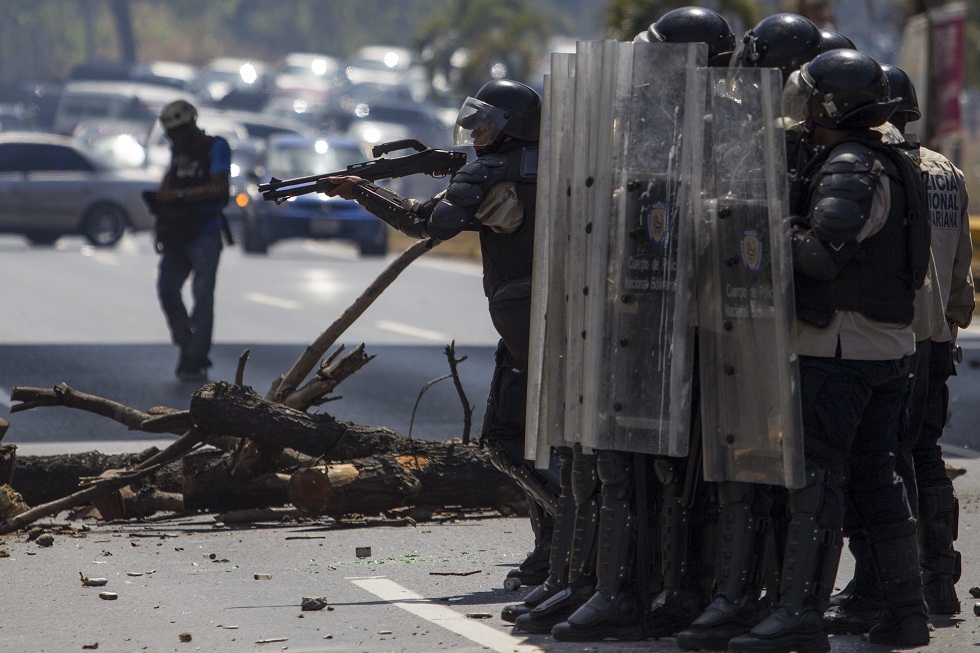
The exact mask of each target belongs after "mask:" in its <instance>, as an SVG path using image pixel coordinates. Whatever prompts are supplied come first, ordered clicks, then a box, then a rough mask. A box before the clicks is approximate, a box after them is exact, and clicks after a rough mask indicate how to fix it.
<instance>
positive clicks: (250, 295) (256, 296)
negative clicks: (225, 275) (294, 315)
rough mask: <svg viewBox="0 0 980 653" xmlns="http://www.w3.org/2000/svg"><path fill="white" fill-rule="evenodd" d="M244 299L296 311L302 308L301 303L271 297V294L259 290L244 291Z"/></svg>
mask: <svg viewBox="0 0 980 653" xmlns="http://www.w3.org/2000/svg"><path fill="white" fill-rule="evenodd" d="M245 299H247V300H248V301H250V302H255V303H256V304H265V305H266V306H274V307H276V308H284V309H286V310H287V311H298V310H299V309H301V308H303V304H301V303H300V302H297V301H293V300H292V299H283V298H282V297H273V296H272V295H266V294H264V293H260V292H247V293H245Z"/></svg>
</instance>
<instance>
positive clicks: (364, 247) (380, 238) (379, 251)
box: [357, 230, 388, 256]
mask: <svg viewBox="0 0 980 653" xmlns="http://www.w3.org/2000/svg"><path fill="white" fill-rule="evenodd" d="M357 247H358V249H359V250H360V251H361V256H384V255H385V254H387V253H388V231H387V230H384V231H379V232H378V235H377V236H375V237H374V238H373V239H371V240H362V241H360V242H359V243H357Z"/></svg>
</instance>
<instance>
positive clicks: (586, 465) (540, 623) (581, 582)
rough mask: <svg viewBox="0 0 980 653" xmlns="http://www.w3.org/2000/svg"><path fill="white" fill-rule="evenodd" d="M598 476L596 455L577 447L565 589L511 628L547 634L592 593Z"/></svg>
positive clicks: (596, 535)
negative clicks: (572, 527) (571, 532)
mask: <svg viewBox="0 0 980 653" xmlns="http://www.w3.org/2000/svg"><path fill="white" fill-rule="evenodd" d="M599 487H600V485H599V476H598V473H597V471H596V456H595V454H582V453H581V452H580V450H578V449H577V448H576V450H575V457H574V461H573V463H572V488H573V492H574V495H575V532H574V534H573V536H572V549H571V553H570V555H569V561H568V586H567V587H565V588H564V589H562V590H561V591H559V592H558V593H557V594H555V595H554V596H551V597H550V598H548V599H545V600H544V601H542V602H541V603H539V604H538V605H537V606H535V607H534V608H533V609H532V610H531V611H530V612H527V613H526V614H522V615H520V616H518V617H517V620H516V621H515V622H514V626H515V627H516V628H517V629H518V630H522V631H524V632H526V633H533V634H542V635H543V634H548V633H550V632H551V629H552V628H554V626H555V624H558V623H560V622H562V621H565V619H567V618H568V617H569V616H571V614H572V613H573V612H575V611H576V610H577V609H578V608H579V606H581V605H582V604H583V603H585V602H586V601H587V600H589V597H591V596H592V595H593V594H594V593H595V582H596V571H595V569H596V540H597V537H598V531H599Z"/></svg>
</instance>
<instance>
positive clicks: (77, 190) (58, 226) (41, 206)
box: [0, 132, 160, 247]
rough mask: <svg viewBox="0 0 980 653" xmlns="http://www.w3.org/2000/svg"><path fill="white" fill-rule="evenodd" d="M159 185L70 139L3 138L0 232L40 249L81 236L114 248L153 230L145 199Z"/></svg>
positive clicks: (46, 136)
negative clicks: (125, 239) (124, 238)
mask: <svg viewBox="0 0 980 653" xmlns="http://www.w3.org/2000/svg"><path fill="white" fill-rule="evenodd" d="M159 184H160V175H159V174H155V173H151V172H148V171H145V170H123V169H117V168H114V167H111V166H110V165H108V164H107V163H104V162H102V161H100V160H98V159H97V158H95V157H93V156H92V155H91V154H90V153H89V152H88V151H87V150H86V149H85V148H84V147H83V146H82V145H81V144H80V143H79V142H78V141H76V140H74V139H72V138H70V137H67V136H59V135H55V134H45V133H39V132H5V133H2V134H0V232H2V233H16V234H23V235H24V236H26V237H27V239H28V240H29V241H31V243H34V244H36V245H51V244H53V243H54V242H55V241H56V240H58V238H59V237H60V236H64V235H68V234H81V235H82V236H84V237H85V238H86V239H88V241H89V242H90V243H92V244H93V245H95V246H96V247H111V246H113V245H115V244H116V243H117V242H118V241H119V239H120V238H121V237H122V235H123V233H124V232H125V231H126V230H131V231H141V230H146V229H151V228H152V227H153V216H152V215H151V214H150V213H149V211H148V210H147V208H146V205H145V204H144V203H143V199H142V197H141V193H142V192H143V191H146V190H156V188H157V187H158V186H159Z"/></svg>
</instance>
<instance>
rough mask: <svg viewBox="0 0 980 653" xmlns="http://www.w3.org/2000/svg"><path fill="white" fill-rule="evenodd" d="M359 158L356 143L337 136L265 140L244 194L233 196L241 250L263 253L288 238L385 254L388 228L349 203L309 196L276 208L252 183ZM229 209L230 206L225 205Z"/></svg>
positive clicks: (317, 170)
mask: <svg viewBox="0 0 980 653" xmlns="http://www.w3.org/2000/svg"><path fill="white" fill-rule="evenodd" d="M363 160H364V155H363V154H362V152H361V149H360V146H359V145H358V143H357V141H354V140H352V139H349V138H346V137H340V136H336V137H335V136H294V135H288V134H277V135H274V136H271V137H269V140H268V142H267V143H266V147H265V151H264V152H263V154H262V156H261V158H260V161H259V163H260V165H259V166H258V167H257V168H256V169H255V170H254V171H253V180H252V182H250V183H249V184H247V192H246V194H245V195H239V196H238V197H236V198H234V201H233V202H232V207H236V206H237V207H241V210H242V214H243V215H242V218H241V224H242V233H241V242H242V246H243V248H244V249H245V251H246V252H250V253H253V254H265V253H266V252H267V251H268V248H269V245H271V244H273V243H275V242H277V241H280V240H286V239H290V238H313V239H345V240H352V241H354V242H355V243H356V244H357V246H358V249H359V250H360V252H361V254H362V255H364V256H381V255H384V254H385V253H386V252H387V251H388V226H387V225H386V224H384V223H383V222H382V221H381V220H379V219H378V218H376V217H374V216H373V215H371V214H370V213H368V212H367V211H365V210H364V209H363V208H361V206H360V205H359V204H358V203H357V202H354V201H352V200H344V199H341V198H339V197H327V196H326V195H324V194H322V193H309V194H306V195H299V196H297V197H292V198H290V199H288V200H286V201H285V202H283V203H282V204H276V203H275V202H271V201H266V200H264V199H262V196H261V195H260V194H259V192H258V184H260V183H264V182H267V181H269V178H270V177H276V178H277V179H295V178H297V177H307V176H310V175H320V174H325V173H328V172H335V171H339V170H344V169H345V168H346V167H347V166H349V165H351V164H353V163H358V162H361V161H363ZM229 208H231V207H229Z"/></svg>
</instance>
